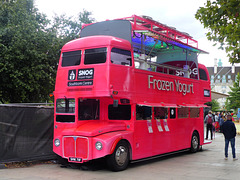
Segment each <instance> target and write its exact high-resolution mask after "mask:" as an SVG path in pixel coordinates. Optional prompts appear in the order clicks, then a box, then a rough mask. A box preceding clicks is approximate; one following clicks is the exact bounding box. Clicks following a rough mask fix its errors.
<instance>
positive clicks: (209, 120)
mask: <svg viewBox="0 0 240 180" xmlns="http://www.w3.org/2000/svg"><path fill="white" fill-rule="evenodd" d="M204 121H205V123H207V131H206V139H208V131H210V133H211V140H212V137H213V131H212V128H213V125H212V123H213V116H212V111H209V112H208V115H206V117H205V120H204Z"/></svg>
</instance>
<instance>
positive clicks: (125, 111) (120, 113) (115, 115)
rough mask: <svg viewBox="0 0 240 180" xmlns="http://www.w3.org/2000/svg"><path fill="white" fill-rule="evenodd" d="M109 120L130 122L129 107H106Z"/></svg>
mask: <svg viewBox="0 0 240 180" xmlns="http://www.w3.org/2000/svg"><path fill="white" fill-rule="evenodd" d="M108 119H109V120H130V119H131V105H118V107H113V105H109V106H108Z"/></svg>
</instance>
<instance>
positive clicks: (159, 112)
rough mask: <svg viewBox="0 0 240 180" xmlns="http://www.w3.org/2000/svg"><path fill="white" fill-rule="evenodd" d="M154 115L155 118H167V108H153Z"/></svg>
mask: <svg viewBox="0 0 240 180" xmlns="http://www.w3.org/2000/svg"><path fill="white" fill-rule="evenodd" d="M154 117H155V119H167V118H168V109H167V108H164V107H155V108H154Z"/></svg>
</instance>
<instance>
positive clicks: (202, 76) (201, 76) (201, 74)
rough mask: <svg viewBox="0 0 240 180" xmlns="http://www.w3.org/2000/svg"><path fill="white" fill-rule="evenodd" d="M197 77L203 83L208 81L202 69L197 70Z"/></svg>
mask: <svg viewBox="0 0 240 180" xmlns="http://www.w3.org/2000/svg"><path fill="white" fill-rule="evenodd" d="M199 77H200V79H201V80H205V81H207V80H208V78H207V73H206V72H205V70H204V69H201V68H199Z"/></svg>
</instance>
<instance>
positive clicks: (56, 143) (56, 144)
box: [54, 139, 60, 147]
mask: <svg viewBox="0 0 240 180" xmlns="http://www.w3.org/2000/svg"><path fill="white" fill-rule="evenodd" d="M54 145H55V146H56V147H58V146H60V140H59V139H55V140H54Z"/></svg>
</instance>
